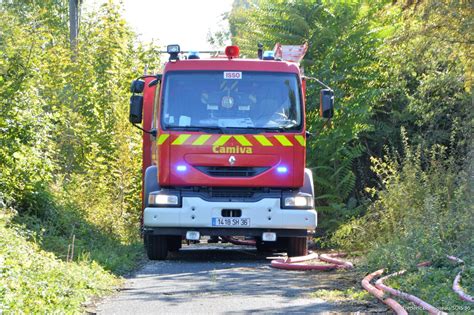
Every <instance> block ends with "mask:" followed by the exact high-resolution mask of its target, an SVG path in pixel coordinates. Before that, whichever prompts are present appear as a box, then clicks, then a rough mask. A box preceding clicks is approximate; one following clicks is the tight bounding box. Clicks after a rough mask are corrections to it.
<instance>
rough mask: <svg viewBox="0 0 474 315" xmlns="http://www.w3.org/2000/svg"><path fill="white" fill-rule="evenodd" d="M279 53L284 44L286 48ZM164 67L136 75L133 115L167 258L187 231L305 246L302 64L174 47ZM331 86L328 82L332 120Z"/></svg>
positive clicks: (156, 249) (151, 240)
mask: <svg viewBox="0 0 474 315" xmlns="http://www.w3.org/2000/svg"><path fill="white" fill-rule="evenodd" d="M280 51H281V47H280ZM167 52H168V53H169V61H168V62H167V63H166V64H165V66H164V70H163V73H162V74H158V75H145V76H143V77H141V78H140V79H138V80H135V81H133V82H132V88H131V90H132V93H133V95H132V97H131V99H130V122H132V123H133V124H134V125H135V126H137V124H139V123H142V127H139V128H140V129H141V130H143V131H144V133H143V189H142V197H143V198H142V203H143V204H142V232H143V238H144V244H145V248H146V252H147V255H148V257H149V258H150V259H152V260H161V259H166V257H167V255H168V253H169V252H170V251H177V250H179V249H180V248H181V244H182V241H183V239H187V240H191V241H199V240H200V239H201V237H202V236H210V237H214V238H215V237H228V236H244V237H247V238H250V237H251V238H254V239H255V241H256V245H257V249H258V250H271V249H284V250H286V251H287V252H288V255H289V256H299V255H305V254H306V253H307V248H308V247H307V238H308V236H309V235H311V234H312V233H313V232H314V230H315V228H316V225H317V214H316V211H315V207H314V187H313V179H312V173H311V171H310V170H309V169H307V168H305V162H306V161H305V160H306V137H307V132H306V123H305V86H306V84H305V81H306V80H305V77H304V76H302V74H301V73H300V68H299V66H298V64H297V63H294V62H288V61H285V60H281V58H278V57H276V58H275V55H274V53H272V52H263V51H262V49H261V47H260V48H259V49H258V58H256V59H242V58H239V48H238V47H237V46H228V47H227V48H226V49H225V55H223V56H221V57H220V58H209V59H200V58H199V55H198V54H197V53H189V54H188V55H187V56H185V57H183V55H184V53H183V52H181V51H180V47H179V46H178V45H170V46H168V47H167ZM333 96H334V94H333V92H332V90H330V89H324V90H321V105H320V106H321V108H320V109H321V114H322V116H323V117H326V118H330V117H331V116H332V113H333V102H334V97H333Z"/></svg>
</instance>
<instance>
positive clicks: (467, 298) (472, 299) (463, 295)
mask: <svg viewBox="0 0 474 315" xmlns="http://www.w3.org/2000/svg"><path fill="white" fill-rule="evenodd" d="M448 259H449V260H451V261H454V262H457V263H460V264H463V266H462V269H461V271H460V272H459V273H458V274H457V275H456V277H455V278H454V281H453V291H454V292H456V294H457V295H458V296H459V297H460V298H461V299H462V300H464V301H466V302H470V303H474V297H472V296H470V295H469V294H467V293H465V292H464V291H463V290H462V288H461V286H460V285H459V282H460V281H461V274H462V273H463V271H464V260H462V259H460V258H458V257H454V256H448Z"/></svg>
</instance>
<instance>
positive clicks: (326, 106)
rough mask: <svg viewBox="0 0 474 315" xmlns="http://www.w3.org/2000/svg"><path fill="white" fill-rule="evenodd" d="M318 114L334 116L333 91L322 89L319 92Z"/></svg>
mask: <svg viewBox="0 0 474 315" xmlns="http://www.w3.org/2000/svg"><path fill="white" fill-rule="evenodd" d="M319 115H320V116H321V117H323V118H332V116H334V91H333V90H330V89H323V90H321V93H320V105H319Z"/></svg>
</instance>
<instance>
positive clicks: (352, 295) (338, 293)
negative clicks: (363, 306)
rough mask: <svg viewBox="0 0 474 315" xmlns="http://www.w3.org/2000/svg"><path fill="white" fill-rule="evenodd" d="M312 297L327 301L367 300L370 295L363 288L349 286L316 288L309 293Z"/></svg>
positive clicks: (369, 298) (370, 297)
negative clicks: (345, 287)
mask: <svg viewBox="0 0 474 315" xmlns="http://www.w3.org/2000/svg"><path fill="white" fill-rule="evenodd" d="M310 296H311V297H312V298H320V299H324V300H325V301H329V302H338V301H354V300H356V301H369V300H371V299H372V296H371V295H370V294H369V293H368V292H367V291H364V290H357V289H353V288H349V289H346V290H338V289H335V290H324V289H323V290H317V291H315V292H313V293H311V294H310Z"/></svg>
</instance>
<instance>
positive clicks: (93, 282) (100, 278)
mask: <svg viewBox="0 0 474 315" xmlns="http://www.w3.org/2000/svg"><path fill="white" fill-rule="evenodd" d="M9 221H10V218H9V217H8V216H6V215H4V214H0V235H2V237H1V238H0V311H4V312H7V313H9V312H12V313H16V312H18V311H20V310H21V312H25V313H57V312H61V313H63V312H67V313H79V312H80V308H81V304H82V303H83V302H85V301H86V299H87V298H88V297H89V296H91V295H104V294H107V293H110V292H111V289H112V286H114V285H118V284H119V283H120V281H119V280H118V279H116V278H115V277H114V276H113V275H112V274H110V273H109V272H107V271H105V270H104V269H103V268H102V267H101V266H100V265H99V264H97V263H95V262H94V261H89V260H86V259H82V260H80V261H77V262H64V261H62V260H60V259H58V258H57V257H56V256H55V255H54V254H52V253H50V252H46V251H43V250H41V249H40V247H39V246H37V245H36V244H35V243H34V242H31V241H27V239H28V238H34V237H35V235H34V234H31V235H28V234H27V232H26V230H25V228H24V227H23V226H20V225H12V224H11V222H9Z"/></svg>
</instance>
